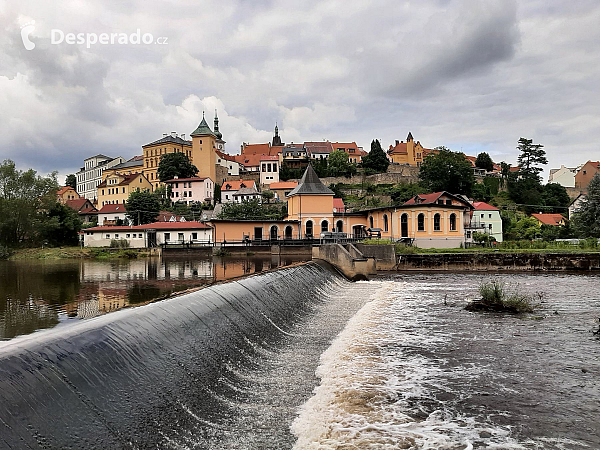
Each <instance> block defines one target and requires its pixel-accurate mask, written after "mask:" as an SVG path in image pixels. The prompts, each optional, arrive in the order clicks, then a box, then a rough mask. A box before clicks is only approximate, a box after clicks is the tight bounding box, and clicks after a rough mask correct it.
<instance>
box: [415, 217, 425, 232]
mask: <svg viewBox="0 0 600 450" xmlns="http://www.w3.org/2000/svg"><path fill="white" fill-rule="evenodd" d="M417 229H418V230H419V231H425V214H423V213H421V214H419V215H418V216H417Z"/></svg>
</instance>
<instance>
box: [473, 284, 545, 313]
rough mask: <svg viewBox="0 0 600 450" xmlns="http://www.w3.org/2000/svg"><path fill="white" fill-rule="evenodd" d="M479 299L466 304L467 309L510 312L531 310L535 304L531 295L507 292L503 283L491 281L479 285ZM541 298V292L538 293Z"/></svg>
mask: <svg viewBox="0 0 600 450" xmlns="http://www.w3.org/2000/svg"><path fill="white" fill-rule="evenodd" d="M479 294H480V295H481V300H475V301H473V302H471V303H469V304H468V305H467V307H466V308H465V309H467V310H468V311H496V312H510V313H525V312H533V311H534V310H535V308H536V307H537V305H536V304H535V303H534V300H533V298H532V297H531V296H528V295H525V294H520V293H518V292H509V291H507V290H506V286H505V285H504V283H502V282H500V281H492V282H489V283H482V284H481V285H480V286H479ZM538 297H539V298H541V297H542V294H538Z"/></svg>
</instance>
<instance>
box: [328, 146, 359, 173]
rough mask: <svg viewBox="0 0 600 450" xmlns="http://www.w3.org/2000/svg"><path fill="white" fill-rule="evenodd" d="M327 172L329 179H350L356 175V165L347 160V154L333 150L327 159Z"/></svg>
mask: <svg viewBox="0 0 600 450" xmlns="http://www.w3.org/2000/svg"><path fill="white" fill-rule="evenodd" d="M327 171H328V172H329V176H330V177H348V178H349V177H351V176H352V175H354V174H355V173H356V165H355V164H352V163H351V162H350V161H349V160H348V154H347V153H346V152H344V151H342V150H334V151H333V152H331V154H330V155H329V158H328V159H327Z"/></svg>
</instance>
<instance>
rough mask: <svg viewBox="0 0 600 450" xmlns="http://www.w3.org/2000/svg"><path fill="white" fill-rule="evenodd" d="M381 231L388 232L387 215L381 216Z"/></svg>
mask: <svg viewBox="0 0 600 450" xmlns="http://www.w3.org/2000/svg"><path fill="white" fill-rule="evenodd" d="M383 231H388V216H387V214H384V215H383Z"/></svg>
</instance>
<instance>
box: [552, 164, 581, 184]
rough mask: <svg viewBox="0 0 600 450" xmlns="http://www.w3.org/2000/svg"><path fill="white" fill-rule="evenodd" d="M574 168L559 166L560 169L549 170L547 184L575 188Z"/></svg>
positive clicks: (575, 171)
mask: <svg viewBox="0 0 600 450" xmlns="http://www.w3.org/2000/svg"><path fill="white" fill-rule="evenodd" d="M576 173H577V168H576V167H565V166H564V165H562V164H561V166H560V169H550V176H549V177H548V183H557V184H560V185H561V186H564V187H575V174H576Z"/></svg>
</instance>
